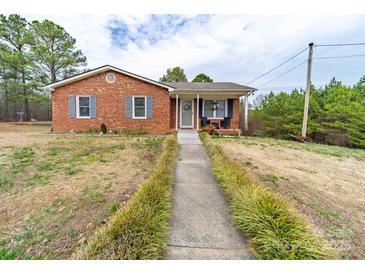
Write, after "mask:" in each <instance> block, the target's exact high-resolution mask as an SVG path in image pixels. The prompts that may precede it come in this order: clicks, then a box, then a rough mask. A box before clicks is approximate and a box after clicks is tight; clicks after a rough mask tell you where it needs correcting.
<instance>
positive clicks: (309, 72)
mask: <svg viewBox="0 0 365 274" xmlns="http://www.w3.org/2000/svg"><path fill="white" fill-rule="evenodd" d="M308 46H309V53H308V66H307V87H306V90H305V101H304V114H303V126H302V137H307V123H308V107H309V95H310V89H311V75H312V56H313V42H311V43H309V45H308Z"/></svg>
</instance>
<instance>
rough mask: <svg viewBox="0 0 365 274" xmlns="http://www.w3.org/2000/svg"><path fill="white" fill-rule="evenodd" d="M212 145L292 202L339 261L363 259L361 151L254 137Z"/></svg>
mask: <svg viewBox="0 0 365 274" xmlns="http://www.w3.org/2000/svg"><path fill="white" fill-rule="evenodd" d="M216 142H217V143H218V144H219V145H220V146H222V147H223V148H224V150H225V151H226V152H227V155H229V157H230V158H232V159H233V160H235V161H238V162H241V163H242V164H244V165H245V166H246V167H247V168H250V169H251V170H252V171H253V172H254V173H255V174H256V176H257V177H258V179H260V180H261V181H263V182H264V183H265V184H266V185H267V186H269V187H270V188H271V189H273V190H275V191H278V192H280V193H282V194H284V195H285V196H286V197H287V198H288V199H290V200H292V201H293V202H294V203H295V204H296V206H297V207H298V208H299V209H300V210H301V211H302V212H303V213H305V215H306V216H307V217H308V219H309V221H310V222H311V224H312V225H313V226H314V227H315V229H316V230H317V232H318V233H320V234H322V235H325V236H326V237H327V238H328V239H329V240H330V242H331V243H332V244H333V246H334V247H336V248H337V249H338V250H339V251H340V252H341V253H342V254H343V256H344V257H346V258H364V256H365V255H364V252H365V248H364V247H365V236H364V234H363V231H365V194H364V193H365V173H364V170H365V162H364V161H363V160H362V159H364V156H365V151H359V150H354V151H353V150H351V149H346V148H341V149H340V150H341V153H339V151H336V149H337V148H336V147H328V146H326V150H327V152H326V153H324V150H323V149H324V148H323V147H315V146H317V145H316V144H310V145H309V147H308V145H307V144H306V145H305V146H303V145H297V144H296V143H292V142H285V141H278V142H276V141H275V140H270V139H267V140H266V139H255V138H242V139H239V140H232V139H231V140H228V139H225V140H222V139H216ZM293 144H294V145H293ZM311 146H313V147H311ZM331 150H332V151H331ZM335 155H336V156H335Z"/></svg>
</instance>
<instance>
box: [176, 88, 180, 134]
mask: <svg viewBox="0 0 365 274" xmlns="http://www.w3.org/2000/svg"><path fill="white" fill-rule="evenodd" d="M178 117H179V94H176V118H175V127H176V131H177V130H178V121H179V119H178Z"/></svg>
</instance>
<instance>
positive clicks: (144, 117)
mask: <svg viewBox="0 0 365 274" xmlns="http://www.w3.org/2000/svg"><path fill="white" fill-rule="evenodd" d="M134 98H144V116H143V117H140V116H138V117H136V116H135V109H134ZM132 118H133V119H147V96H143V95H142V96H132Z"/></svg>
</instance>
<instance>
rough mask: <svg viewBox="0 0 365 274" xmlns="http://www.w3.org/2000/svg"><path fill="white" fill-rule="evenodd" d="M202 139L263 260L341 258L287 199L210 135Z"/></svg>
mask: <svg viewBox="0 0 365 274" xmlns="http://www.w3.org/2000/svg"><path fill="white" fill-rule="evenodd" d="M200 137H201V139H202V141H203V143H204V145H205V147H206V149H207V152H208V155H209V156H210V159H211V162H212V167H213V174H214V176H215V177H216V179H217V181H218V182H219V183H220V185H221V187H222V188H223V190H224V192H225V194H226V195H227V197H228V199H229V201H230V207H231V211H232V215H233V219H234V222H235V224H236V225H237V227H238V228H239V229H240V230H242V231H244V232H245V233H246V234H247V235H249V236H250V237H252V243H253V245H254V247H255V249H256V251H257V253H258V255H259V256H260V257H261V258H262V259H296V260H298V259H336V258H338V254H337V253H336V252H335V251H334V250H333V249H332V248H331V247H329V245H328V243H327V242H326V241H325V239H323V238H320V237H317V236H315V235H314V234H313V232H312V231H311V229H310V227H309V225H308V222H307V221H306V219H305V218H304V217H303V216H302V215H301V214H300V213H299V212H298V211H297V210H296V209H295V208H294V207H293V206H292V205H291V204H290V203H289V202H288V201H287V200H285V199H284V198H283V197H282V196H280V195H279V194H276V193H272V192H270V191H269V190H268V189H267V188H265V186H263V185H261V184H260V183H258V182H255V180H254V179H253V178H252V177H251V176H250V174H249V173H248V171H246V170H245V169H244V168H243V167H241V166H239V165H238V164H236V163H235V162H234V161H232V160H230V159H229V158H228V157H227V156H226V155H225V154H224V152H223V151H222V149H221V148H220V147H219V146H217V145H215V144H213V142H212V141H211V140H210V137H209V136H208V135H207V134H201V135H200ZM271 179H272V178H271Z"/></svg>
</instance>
